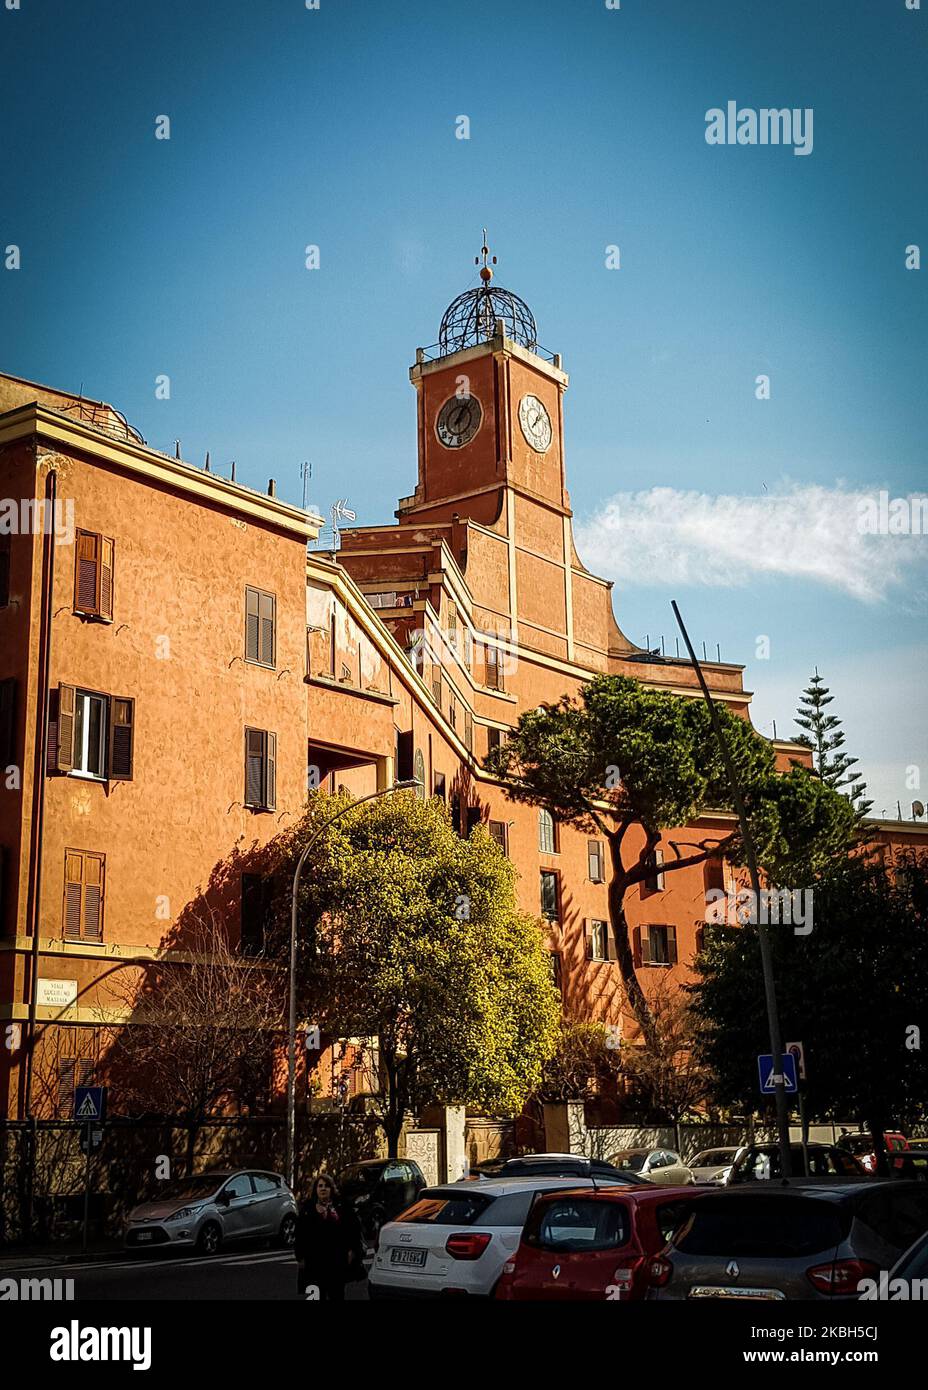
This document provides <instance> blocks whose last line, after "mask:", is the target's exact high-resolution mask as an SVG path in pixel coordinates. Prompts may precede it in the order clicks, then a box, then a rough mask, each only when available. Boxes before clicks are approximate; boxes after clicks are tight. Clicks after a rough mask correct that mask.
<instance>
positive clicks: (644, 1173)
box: [610, 1149, 696, 1187]
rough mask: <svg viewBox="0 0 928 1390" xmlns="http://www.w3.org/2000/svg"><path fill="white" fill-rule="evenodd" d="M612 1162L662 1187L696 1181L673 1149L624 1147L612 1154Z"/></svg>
mask: <svg viewBox="0 0 928 1390" xmlns="http://www.w3.org/2000/svg"><path fill="white" fill-rule="evenodd" d="M610 1162H611V1163H614V1164H615V1166H616V1168H626V1169H630V1170H631V1172H633V1173H637V1174H638V1176H639V1177H640V1178H647V1179H648V1181H649V1182H656V1183H658V1184H659V1185H660V1186H661V1187H689V1185H690V1183H694V1182H695V1181H696V1179H695V1178H694V1177H693V1174H692V1173H691V1172H690V1170H689V1168H687V1166H686V1164H685V1163H684V1162H683V1159H682V1158H681V1157H680V1155H679V1154H678V1153H675V1152H674V1151H673V1149H623V1150H622V1152H621V1153H617V1154H612V1155H611V1157H610Z"/></svg>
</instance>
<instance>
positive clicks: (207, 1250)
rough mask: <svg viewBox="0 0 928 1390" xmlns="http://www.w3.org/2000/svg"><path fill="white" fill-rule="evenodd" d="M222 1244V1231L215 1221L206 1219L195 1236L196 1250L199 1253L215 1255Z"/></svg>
mask: <svg viewBox="0 0 928 1390" xmlns="http://www.w3.org/2000/svg"><path fill="white" fill-rule="evenodd" d="M221 1244H222V1232H221V1231H220V1229H219V1227H218V1226H217V1225H216V1223H215V1221H207V1223H206V1225H205V1226H204V1227H203V1229H202V1231H201V1232H200V1234H199V1235H198V1236H197V1252H198V1253H199V1254H200V1255H215V1254H216V1252H217V1251H218V1249H219V1247H220V1245H221Z"/></svg>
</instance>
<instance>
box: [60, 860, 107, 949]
mask: <svg viewBox="0 0 928 1390" xmlns="http://www.w3.org/2000/svg"><path fill="white" fill-rule="evenodd" d="M105 864H106V860H105V857H104V855H102V854H94V853H91V852H90V851H89V850H77V849H68V850H65V854H64V905H63V912H62V918H63V920H62V933H63V935H64V936H65V938H66V939H67V940H69V941H81V940H83V941H102V940H103V898H104V875H105Z"/></svg>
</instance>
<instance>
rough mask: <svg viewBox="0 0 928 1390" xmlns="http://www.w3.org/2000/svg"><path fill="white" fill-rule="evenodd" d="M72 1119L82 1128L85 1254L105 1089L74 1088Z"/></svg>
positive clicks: (82, 1241) (96, 1087)
mask: <svg viewBox="0 0 928 1390" xmlns="http://www.w3.org/2000/svg"><path fill="white" fill-rule="evenodd" d="M74 1119H75V1121H76V1122H77V1124H82V1125H83V1126H84V1133H83V1135H82V1136H81V1148H82V1149H83V1151H84V1156H85V1159H86V1163H85V1164H84V1230H83V1234H82V1236H81V1249H82V1250H83V1251H84V1252H85V1253H86V1250H87V1234H88V1231H89V1228H90V1169H91V1161H92V1158H93V1154H94V1150H95V1149H98V1148H99V1147H100V1145H101V1143H102V1142H103V1122H104V1120H105V1119H106V1087H105V1086H75V1088H74Z"/></svg>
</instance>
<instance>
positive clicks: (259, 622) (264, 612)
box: [245, 586, 277, 666]
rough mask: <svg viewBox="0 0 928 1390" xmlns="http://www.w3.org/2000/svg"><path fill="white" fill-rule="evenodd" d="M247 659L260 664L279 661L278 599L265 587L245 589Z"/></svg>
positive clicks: (272, 664) (270, 663) (266, 664)
mask: <svg viewBox="0 0 928 1390" xmlns="http://www.w3.org/2000/svg"><path fill="white" fill-rule="evenodd" d="M245 660H246V661H253V662H256V663H257V665H259V666H274V665H275V664H276V661H277V600H276V599H275V597H274V595H273V594H268V593H265V591H264V590H263V589H252V588H251V587H248V586H246V589H245Z"/></svg>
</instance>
